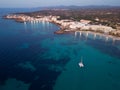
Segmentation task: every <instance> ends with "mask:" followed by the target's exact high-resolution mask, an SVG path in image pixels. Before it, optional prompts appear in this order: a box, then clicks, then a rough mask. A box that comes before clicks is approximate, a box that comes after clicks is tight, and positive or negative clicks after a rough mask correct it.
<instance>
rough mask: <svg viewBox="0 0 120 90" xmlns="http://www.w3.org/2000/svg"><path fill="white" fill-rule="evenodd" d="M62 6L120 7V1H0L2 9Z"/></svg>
mask: <svg viewBox="0 0 120 90" xmlns="http://www.w3.org/2000/svg"><path fill="white" fill-rule="evenodd" d="M60 5H67V6H68V5H77V6H86V5H112V6H120V0H0V7H41V6H60Z"/></svg>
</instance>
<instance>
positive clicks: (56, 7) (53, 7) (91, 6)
mask: <svg viewBox="0 0 120 90" xmlns="http://www.w3.org/2000/svg"><path fill="white" fill-rule="evenodd" d="M38 8H40V9H74V10H77V9H108V8H120V6H106V5H101V6H95V5H89V6H74V5H71V6H63V5H61V6H51V7H38Z"/></svg>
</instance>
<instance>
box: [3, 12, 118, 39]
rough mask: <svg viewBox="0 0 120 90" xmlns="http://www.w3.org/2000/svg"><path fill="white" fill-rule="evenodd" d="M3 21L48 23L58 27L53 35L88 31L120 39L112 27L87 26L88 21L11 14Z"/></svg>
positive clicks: (50, 16)
mask: <svg viewBox="0 0 120 90" xmlns="http://www.w3.org/2000/svg"><path fill="white" fill-rule="evenodd" d="M3 18H4V19H13V20H15V21H16V22H20V23H26V22H31V23H38V22H50V23H53V24H56V25H57V26H59V27H60V30H57V31H55V32H54V33H55V34H64V33H69V32H76V31H84V32H86V31H89V32H93V33H100V34H103V35H107V36H113V37H115V38H118V37H120V30H117V29H113V28H112V27H109V26H105V25H101V24H100V25H93V24H89V23H90V22H91V21H90V20H80V21H74V20H69V19H63V20H58V19H59V18H60V16H52V15H49V16H45V15H44V16H40V15H39V16H36V17H31V16H27V15H24V14H11V15H6V16H4V17H3Z"/></svg>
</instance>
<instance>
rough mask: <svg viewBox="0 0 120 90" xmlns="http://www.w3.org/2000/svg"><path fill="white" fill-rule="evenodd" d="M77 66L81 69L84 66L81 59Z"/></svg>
mask: <svg viewBox="0 0 120 90" xmlns="http://www.w3.org/2000/svg"><path fill="white" fill-rule="evenodd" d="M78 65H79V66H80V67H81V68H82V67H84V64H83V62H82V58H81V61H80V62H79V63H78Z"/></svg>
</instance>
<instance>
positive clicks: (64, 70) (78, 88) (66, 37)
mask: <svg viewBox="0 0 120 90" xmlns="http://www.w3.org/2000/svg"><path fill="white" fill-rule="evenodd" d="M0 10H1V11H0V90H120V41H118V40H116V41H115V40H113V39H112V38H108V39H106V37H103V36H99V35H95V34H90V33H89V34H88V36H87V34H86V33H84V32H82V33H81V34H80V33H79V32H78V33H77V34H74V33H70V34H62V35H56V34H54V31H56V30H58V29H59V27H58V26H56V25H54V24H51V23H47V22H41V23H26V24H24V23H16V22H14V21H12V20H5V19H2V15H4V14H7V13H9V12H11V11H9V10H7V9H6V10H3V9H0ZM12 12H13V11H12ZM81 57H82V59H83V63H84V67H83V68H80V67H79V65H78V63H79V62H80V59H81Z"/></svg>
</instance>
